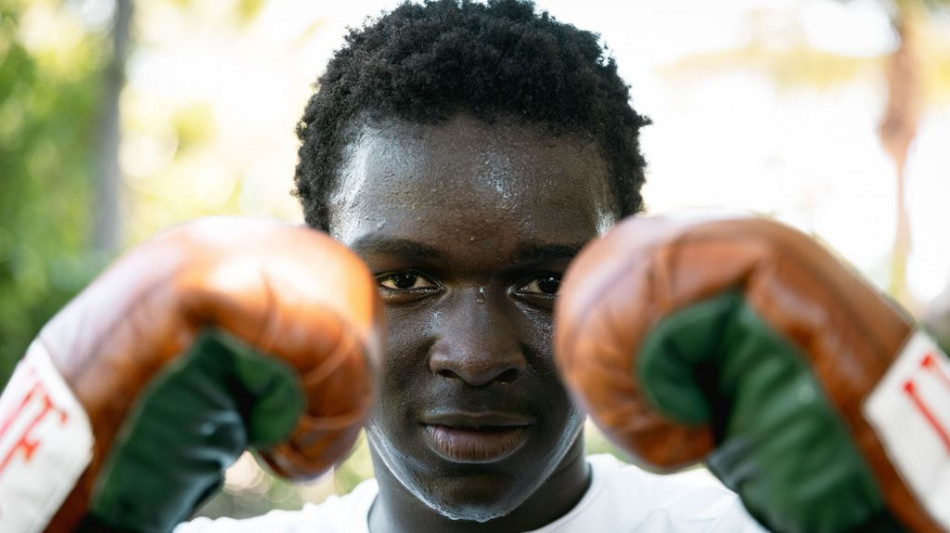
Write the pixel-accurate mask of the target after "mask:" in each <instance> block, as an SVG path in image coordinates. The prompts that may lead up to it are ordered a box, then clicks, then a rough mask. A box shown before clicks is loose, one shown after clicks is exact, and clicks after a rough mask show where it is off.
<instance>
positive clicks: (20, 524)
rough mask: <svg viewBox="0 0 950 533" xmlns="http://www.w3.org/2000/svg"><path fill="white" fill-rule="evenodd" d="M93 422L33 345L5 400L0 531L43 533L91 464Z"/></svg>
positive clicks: (0, 422)
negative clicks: (91, 423) (90, 421)
mask: <svg viewBox="0 0 950 533" xmlns="http://www.w3.org/2000/svg"><path fill="white" fill-rule="evenodd" d="M92 446H93V435H92V426H91V425H90V424H89V418H88V417H87V416H86V412H85V411H84V410H83V408H82V406H81V405H80V404H79V402H78V401H77V400H76V398H75V397H74V396H73V393H72V392H71V391H70V389H69V386H68V385H66V382H65V381H64V380H63V377H62V376H61V375H60V374H59V371H57V370H56V367H55V366H53V362H52V361H51V360H50V357H49V353H48V352H47V351H46V349H45V347H44V346H43V344H42V343H41V342H39V341H38V340H37V341H33V344H31V345H30V348H29V350H27V353H26V357H24V358H23V360H22V361H20V363H19V364H18V365H17V367H16V370H15V371H14V372H13V376H12V377H11V378H10V381H9V383H7V386H6V388H5V389H4V390H3V394H2V396H0V531H3V532H4V533H33V532H37V531H41V530H42V529H43V528H44V527H46V524H47V523H48V522H49V520H50V519H51V518H52V517H53V515H54V514H55V513H56V511H57V510H58V509H59V507H60V506H61V505H62V503H63V501H64V500H65V499H66V496H68V495H69V492H70V491H71V490H72V488H73V486H74V485H75V484H76V480H78V479H79V476H80V475H82V473H83V471H84V470H85V469H86V466H87V465H88V464H89V461H90V460H91V459H92Z"/></svg>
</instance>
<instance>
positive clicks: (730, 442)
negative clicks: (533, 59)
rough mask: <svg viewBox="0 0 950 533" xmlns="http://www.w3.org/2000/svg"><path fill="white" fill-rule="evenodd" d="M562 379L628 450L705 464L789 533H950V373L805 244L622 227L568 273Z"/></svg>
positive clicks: (675, 463) (675, 226) (656, 463)
mask: <svg viewBox="0 0 950 533" xmlns="http://www.w3.org/2000/svg"><path fill="white" fill-rule="evenodd" d="M555 320H556V322H555V344H556V358H557V363H558V367H559V371H560V372H561V374H562V377H563V379H564V381H565V382H566V384H567V386H568V387H569V389H570V390H571V392H572V394H573V395H574V396H575V398H576V400H577V401H578V403H580V404H581V405H582V406H583V407H584V408H585V409H587V410H588V411H589V413H590V415H591V417H592V419H593V420H594V421H595V422H596V423H597V424H598V425H599V426H600V427H601V428H602V429H603V430H604V432H605V433H606V434H607V435H608V436H609V437H610V438H611V439H612V440H613V441H614V442H616V443H617V444H618V445H619V446H620V447H621V448H622V449H624V450H626V451H628V452H629V453H631V454H632V455H633V457H634V458H635V459H638V460H639V461H641V462H643V463H645V464H646V465H648V466H650V465H652V466H653V467H654V468H656V469H659V470H671V469H677V468H681V467H683V466H685V465H689V464H693V463H695V462H697V461H701V460H703V461H705V462H706V464H707V465H708V467H709V468H710V470H711V471H712V472H713V473H714V474H716V475H717V476H718V477H719V478H720V479H721V480H722V481H723V482H724V484H726V485H727V486H729V487H730V488H732V489H733V490H735V491H736V492H737V493H738V494H739V495H740V497H741V498H742V501H743V503H744V504H745V506H746V508H747V509H748V510H749V511H750V513H751V514H752V515H753V516H755V517H756V518H757V519H758V520H759V521H760V522H761V523H762V524H764V525H765V526H766V527H768V528H770V529H772V530H774V531H782V532H808V533H821V532H842V531H852V530H862V528H864V529H863V530H882V531H892V530H897V531H900V530H902V529H903V528H909V529H911V530H914V531H920V532H924V531H927V532H932V531H940V530H941V529H944V530H950V436H948V429H947V428H948V427H950V377H948V376H950V370H948V369H950V365H948V361H947V357H946V355H944V354H943V353H942V352H940V351H939V349H938V348H937V347H936V346H935V345H934V344H933V343H932V342H929V341H928V340H927V339H926V338H925V337H923V336H922V335H920V334H919V333H915V327H914V324H913V322H912V321H911V320H910V318H909V317H908V316H907V315H906V314H905V313H904V312H903V311H901V310H900V309H899V308H897V307H896V306H895V305H893V304H892V303H891V302H890V301H889V300H888V299H887V298H885V297H883V296H882V295H881V294H880V293H879V292H878V291H877V290H875V289H874V288H873V287H872V286H870V285H869V284H868V283H866V282H865V281H864V280H863V279H862V278H861V277H860V276H859V275H857V274H855V273H854V272H853V271H852V270H851V269H850V268H849V267H846V266H844V265H842V264H841V262H840V261H839V260H838V259H836V258H835V257H834V256H833V255H832V254H831V253H829V252H828V251H827V250H826V249H824V248H823V247H822V246H820V245H818V244H817V243H816V242H815V241H814V240H812V239H811V238H809V237H807V236H805V235H804V234H802V233H800V232H798V231H796V230H793V229H791V228H789V227H787V226H784V225H782V224H779V223H777V222H773V221H770V220H768V219H765V218H759V217H751V216H750V217H728V216H715V215H709V216H707V215H686V216H667V217H636V218H631V219H629V220H626V221H623V222H622V223H620V224H618V225H617V226H616V227H615V228H613V229H612V230H611V231H609V232H608V233H607V234H606V235H605V236H604V237H603V238H601V239H599V240H598V241H595V242H594V243H592V244H591V245H589V246H588V247H587V248H586V249H585V250H584V251H582V252H581V254H580V255H579V256H578V258H577V259H576V260H575V261H574V262H573V263H572V265H571V266H570V268H569V269H568V272H567V273H566V276H565V279H564V281H563V283H562V285H561V290H560V292H559V301H558V303H557V307H556V315H555Z"/></svg>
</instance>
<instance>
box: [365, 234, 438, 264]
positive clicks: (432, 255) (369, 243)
mask: <svg viewBox="0 0 950 533" xmlns="http://www.w3.org/2000/svg"><path fill="white" fill-rule="evenodd" d="M350 248H352V249H353V250H354V251H356V252H357V253H372V254H388V255H397V256H402V257H409V258H414V259H427V260H438V259H441V258H442V254H441V253H440V252H439V251H438V250H437V249H435V248H434V247H432V246H429V245H427V244H422V243H420V242H417V241H413V240H409V239H398V238H392V237H385V236H383V235H378V234H370V235H364V236H363V237H360V238H359V239H356V241H354V242H353V244H351V245H350Z"/></svg>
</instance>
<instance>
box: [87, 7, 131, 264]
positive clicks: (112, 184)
mask: <svg viewBox="0 0 950 533" xmlns="http://www.w3.org/2000/svg"><path fill="white" fill-rule="evenodd" d="M131 21H132V0H115V17H114V23H113V26H112V58H111V59H110V60H109V65H108V66H107V67H106V69H105V72H104V73H103V83H102V93H101V101H100V104H99V116H98V119H97V126H96V130H97V131H96V154H95V158H94V168H93V176H94V179H96V180H97V181H96V192H95V198H94V204H93V205H92V211H93V213H94V216H93V228H92V248H93V250H94V251H95V252H96V253H97V254H99V255H101V256H106V257H108V256H111V255H113V254H114V253H115V252H116V251H117V250H118V248H119V245H120V239H121V235H122V226H121V217H120V201H121V198H120V187H121V177H120V171H119V141H120V133H119V97H120V95H121V94H122V87H123V86H124V85H125V61H126V57H127V56H128V49H129V34H130V26H131Z"/></svg>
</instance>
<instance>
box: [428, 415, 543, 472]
mask: <svg viewBox="0 0 950 533" xmlns="http://www.w3.org/2000/svg"><path fill="white" fill-rule="evenodd" d="M532 423H533V422H532V420H531V419H530V418H525V417H522V416H517V415H511V414H507V413H495V412H483V413H461V412H452V413H438V414H431V415H429V416H426V417H424V418H423V421H422V426H423V429H424V431H423V434H424V435H425V440H426V443H427V444H428V445H429V448H430V449H432V451H434V452H435V453H436V454H437V455H439V456H440V457H442V458H443V459H447V460H449V461H453V462H457V463H472V464H478V463H492V462H496V461H501V460H502V459H505V458H507V457H509V456H511V455H512V454H514V453H515V452H517V451H518V450H519V449H520V448H521V447H522V446H524V444H525V442H527V440H528V428H529V427H530V426H531V425H532Z"/></svg>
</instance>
